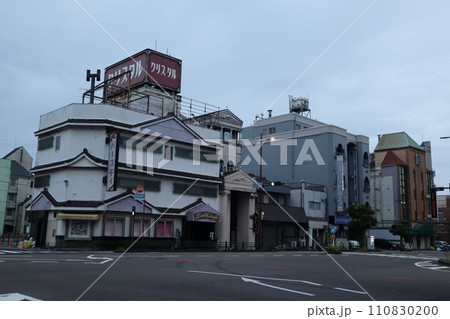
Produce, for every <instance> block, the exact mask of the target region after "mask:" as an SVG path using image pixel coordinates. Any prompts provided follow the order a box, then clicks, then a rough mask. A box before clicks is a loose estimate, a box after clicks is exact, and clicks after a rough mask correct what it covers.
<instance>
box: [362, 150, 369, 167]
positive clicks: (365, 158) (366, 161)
mask: <svg viewBox="0 0 450 319" xmlns="http://www.w3.org/2000/svg"><path fill="white" fill-rule="evenodd" d="M369 164H370V162H369V154H367V152H364V157H363V167H369Z"/></svg>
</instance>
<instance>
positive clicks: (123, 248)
mask: <svg viewBox="0 0 450 319" xmlns="http://www.w3.org/2000/svg"><path fill="white" fill-rule="evenodd" d="M125 250H126V248H125V247H123V246H119V247H117V248H116V249H114V252H115V253H123V252H124V251H125Z"/></svg>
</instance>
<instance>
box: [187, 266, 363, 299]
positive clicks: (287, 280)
mask: <svg viewBox="0 0 450 319" xmlns="http://www.w3.org/2000/svg"><path fill="white" fill-rule="evenodd" d="M188 272H191V273H197V274H206V275H218V276H229V277H240V278H241V279H242V278H246V279H247V281H249V278H254V279H261V280H264V279H265V280H273V281H284V282H298V283H303V284H308V285H311V286H316V287H325V286H324V285H323V284H319V283H317V282H311V281H307V280H299V279H285V278H273V277H261V276H252V275H237V274H228V273H221V272H211V271H199V270H188ZM242 280H244V279H242ZM244 281H245V280H244ZM255 281H257V282H259V283H260V281H258V280H255ZM263 285H266V286H271V285H267V284H263ZM275 287H276V286H273V287H272V288H275ZM276 288H277V289H280V288H281V287H276ZM330 288H331V289H335V290H339V291H344V292H350V293H355V294H361V295H366V294H367V293H366V292H364V291H358V290H352V289H346V288H339V287H330ZM282 289H283V290H286V291H289V290H290V289H285V288H282ZM291 292H296V293H302V292H298V291H297V290H292V291H291Z"/></svg>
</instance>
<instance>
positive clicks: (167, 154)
mask: <svg viewBox="0 0 450 319" xmlns="http://www.w3.org/2000/svg"><path fill="white" fill-rule="evenodd" d="M164 159H166V160H168V161H172V160H173V146H167V145H166V146H165V147H164Z"/></svg>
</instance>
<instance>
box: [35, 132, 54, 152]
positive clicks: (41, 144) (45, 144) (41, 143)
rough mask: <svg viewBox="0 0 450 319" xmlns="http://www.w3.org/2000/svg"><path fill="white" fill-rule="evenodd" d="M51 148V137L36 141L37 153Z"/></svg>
mask: <svg viewBox="0 0 450 319" xmlns="http://www.w3.org/2000/svg"><path fill="white" fill-rule="evenodd" d="M52 147H53V136H50V137H44V138H40V139H39V140H38V151H42V150H45V149H47V148H52Z"/></svg>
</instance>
